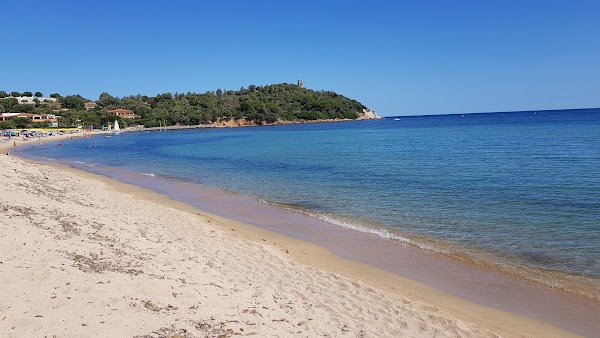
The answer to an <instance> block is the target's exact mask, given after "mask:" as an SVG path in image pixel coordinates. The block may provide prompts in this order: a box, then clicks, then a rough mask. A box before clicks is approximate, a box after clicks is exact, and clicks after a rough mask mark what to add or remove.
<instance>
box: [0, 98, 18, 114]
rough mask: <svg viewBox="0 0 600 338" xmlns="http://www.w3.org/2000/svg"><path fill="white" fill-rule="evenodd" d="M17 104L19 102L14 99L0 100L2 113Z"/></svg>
mask: <svg viewBox="0 0 600 338" xmlns="http://www.w3.org/2000/svg"><path fill="white" fill-rule="evenodd" d="M18 104H19V101H18V100H17V99H15V98H14V97H8V98H5V99H2V100H0V106H1V107H3V108H4V111H10V108H12V107H13V106H16V105H18Z"/></svg>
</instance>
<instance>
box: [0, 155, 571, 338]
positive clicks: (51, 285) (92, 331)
mask: <svg viewBox="0 0 600 338" xmlns="http://www.w3.org/2000/svg"><path fill="white" fill-rule="evenodd" d="M0 168H2V169H0V182H1V184H2V187H3V188H2V193H1V194H0V232H1V233H2V236H1V237H0V290H1V291H0V336H1V337H54V336H56V337H172V336H177V337H205V336H209V337H220V336H223V337H228V336H238V335H239V336H246V335H251V336H257V337H315V336H330V337H338V336H339V337H363V336H364V337H398V336H408V337H429V336H439V337H445V336H450V337H456V336H465V337H468V336H478V337H490V336H492V337H494V336H540V337H542V336H543V337H548V336H568V335H569V334H568V333H567V332H565V331H562V330H560V329H557V328H554V327H552V326H550V325H548V324H545V323H541V322H537V321H534V320H531V319H527V318H524V317H520V316H517V315H514V314H510V313H507V312H502V311H498V310H494V309H490V308H487V307H483V306H480V305H477V304H474V303H471V302H468V301H466V300H463V299H460V298H457V297H454V296H451V295H448V294H446V293H444V292H442V291H439V290H436V289H433V288H430V287H427V286H424V285H422V284H419V283H417V282H413V281H410V280H407V279H404V278H401V277H399V276H394V275H391V274H389V273H385V272H383V271H379V270H377V269H374V268H371V267H368V266H365V265H362V264H360V263H355V262H352V261H349V260H346V259H342V258H340V257H337V256H334V255H332V254H330V253H329V252H327V251H326V250H324V249H322V248H319V247H316V246H314V245H311V244H308V243H304V242H301V241H299V240H295V239H292V238H287V237H284V236H282V235H278V234H274V233H270V232H268V231H266V230H262V229H257V228H254V227H251V226H248V225H244V224H240V223H237V222H233V221H229V220H226V219H223V218H220V217H217V216H214V215H210V214H206V213H204V212H202V211H200V210H197V209H194V208H192V207H189V206H186V205H184V204H182V203H178V202H174V201H171V200H169V199H167V198H166V197H163V196H161V195H158V194H155V193H152V192H149V191H147V190H143V189H141V188H137V187H132V186H128V185H125V184H121V183H117V182H114V181H111V180H108V179H105V178H101V177H98V176H95V175H93V174H87V173H83V172H79V171H76V170H73V169H67V168H62V167H58V166H51V165H48V164H35V163H30V162H26V161H24V160H22V159H19V158H16V157H13V156H7V155H1V156H0Z"/></svg>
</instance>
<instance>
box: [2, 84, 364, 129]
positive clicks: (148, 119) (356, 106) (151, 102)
mask: <svg viewBox="0 0 600 338" xmlns="http://www.w3.org/2000/svg"><path fill="white" fill-rule="evenodd" d="M27 93H28V94H29V92H27ZM38 93H39V92H38ZM38 93H36V95H38ZM11 94H12V96H16V94H19V93H15V92H12V93H11ZM11 94H7V93H6V92H0V112H30V113H37V114H49V113H52V111H53V110H54V111H55V112H56V110H58V109H62V108H66V109H69V110H68V111H61V112H60V113H59V115H61V116H62V117H61V119H60V126H61V127H69V126H75V125H85V126H89V125H94V126H95V127H99V126H101V125H103V124H107V123H108V122H113V121H114V120H115V117H114V116H106V114H105V112H106V111H109V110H112V109H115V108H124V109H130V110H133V111H134V112H135V114H137V115H139V118H137V119H132V120H129V119H126V120H124V121H123V123H124V125H125V126H127V125H138V124H139V125H144V126H146V127H156V126H159V125H165V124H166V125H176V124H179V125H197V124H209V123H215V122H219V121H223V120H230V119H241V118H243V119H245V120H247V121H254V122H255V123H256V124H271V123H276V122H286V121H298V120H308V121H310V120H325V119H356V118H358V117H359V114H360V113H362V111H363V109H367V107H365V106H364V105H362V104H361V103H360V102H358V101H356V100H352V99H349V98H347V97H345V96H342V95H340V94H337V93H335V92H332V91H315V90H310V89H305V88H301V87H299V86H296V85H292V84H286V83H284V84H275V85H267V86H255V85H250V86H249V87H248V88H240V90H235V91H234V90H222V89H217V90H216V91H214V92H206V93H204V94H197V93H191V92H188V93H186V94H178V93H175V94H172V93H163V94H158V95H156V96H146V95H132V96H126V97H122V98H117V97H113V96H112V95H110V94H108V93H102V94H100V97H99V98H98V100H96V101H94V102H95V103H96V107H95V108H93V109H89V110H87V111H86V110H84V104H85V103H86V102H89V101H90V100H88V99H86V98H83V97H81V96H80V95H68V96H64V97H63V96H61V95H60V94H52V95H50V97H54V98H58V101H57V102H56V103H54V102H52V103H50V102H41V101H40V102H38V103H36V104H35V105H25V104H17V103H18V102H16V101H17V100H14V99H11ZM39 95H40V96H41V93H39ZM2 97H4V99H2ZM120 121H121V120H120ZM5 123H7V122H5Z"/></svg>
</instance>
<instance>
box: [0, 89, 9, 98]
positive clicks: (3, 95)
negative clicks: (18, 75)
mask: <svg viewBox="0 0 600 338" xmlns="http://www.w3.org/2000/svg"><path fill="white" fill-rule="evenodd" d="M8 96H9V95H8V93H7V92H5V91H4V90H0V99H3V98H5V97H8Z"/></svg>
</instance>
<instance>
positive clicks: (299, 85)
mask: <svg viewBox="0 0 600 338" xmlns="http://www.w3.org/2000/svg"><path fill="white" fill-rule="evenodd" d="M298 87H300V88H304V85H303V84H302V80H298Z"/></svg>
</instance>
